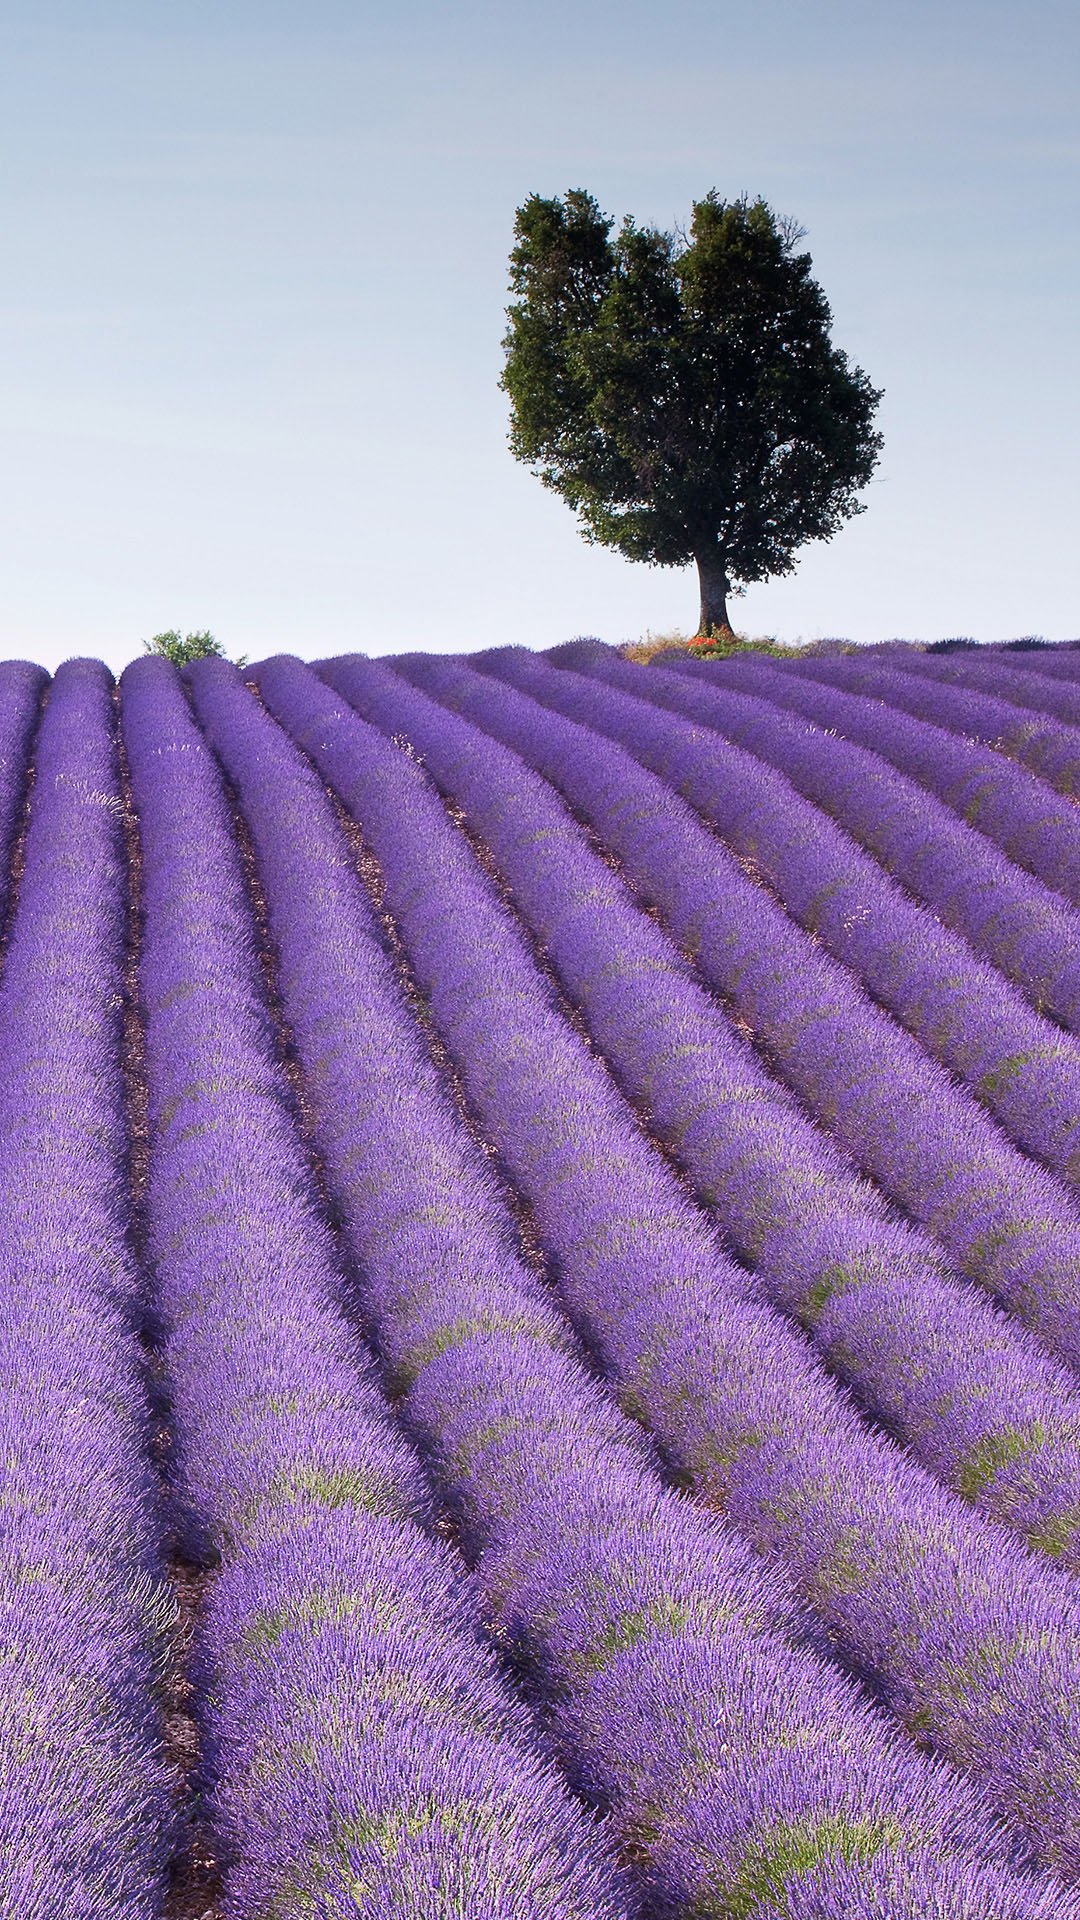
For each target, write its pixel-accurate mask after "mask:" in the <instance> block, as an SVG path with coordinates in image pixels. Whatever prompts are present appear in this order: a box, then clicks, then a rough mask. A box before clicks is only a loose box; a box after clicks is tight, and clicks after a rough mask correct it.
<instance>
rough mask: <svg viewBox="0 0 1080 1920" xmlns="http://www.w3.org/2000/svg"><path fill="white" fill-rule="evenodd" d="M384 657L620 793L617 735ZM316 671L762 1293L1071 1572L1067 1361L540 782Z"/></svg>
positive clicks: (490, 744) (444, 669) (1078, 1527)
mask: <svg viewBox="0 0 1080 1920" xmlns="http://www.w3.org/2000/svg"><path fill="white" fill-rule="evenodd" d="M395 664H396V667H397V671H398V672H399V673H400V674H403V675H405V676H406V677H407V678H408V679H409V680H411V681H412V682H414V684H416V685H417V686H420V687H423V688H424V689H426V690H427V691H428V692H429V693H431V694H433V695H437V696H438V698H439V699H440V700H441V701H443V702H444V703H445V704H446V705H448V706H450V707H452V708H453V709H455V710H456V711H457V712H460V713H467V714H468V715H469V718H470V719H472V720H474V721H476V722H477V724H478V726H482V727H484V728H485V729H486V731H487V735H494V736H495V737H496V738H497V739H500V740H503V741H505V742H506V743H507V744H508V745H511V746H513V747H515V748H516V749H517V751H518V752H519V753H520V754H521V756H522V758H523V759H527V760H528V761H529V763H530V764H531V765H532V766H534V767H536V768H537V769H538V770H539V771H541V772H543V773H545V774H546V775H547V776H548V777H549V778H550V779H551V780H552V781H553V782H554V783H555V785H556V786H559V787H562V788H565V789H566V790H568V791H570V792H572V793H573V794H574V796H575V797H576V799H577V800H578V803H579V805H580V807H581V810H582V812H583V814H584V816H585V817H586V818H588V819H589V821H590V823H591V824H592V825H593V826H594V827H595V828H596V830H597V831H598V832H599V833H601V834H602V833H603V832H604V830H605V827H606V823H607V817H608V816H607V814H606V813H605V810H604V807H603V804H602V802H601V803H600V804H597V801H596V799H594V796H597V795H603V794H604V793H606V794H607V795H609V796H614V795H617V794H618V792H619V791H620V768H619V766H618V761H619V758H620V756H619V751H618V749H617V748H611V747H610V746H605V743H603V742H602V741H600V740H597V739H596V738H595V736H594V737H593V738H592V739H591V740H589V741H588V743H587V746H588V750H587V753H586V742H585V741H584V740H583V739H582V738H581V735H580V730H579V729H576V728H575V727H574V726H573V725H572V724H571V723H569V722H567V721H564V720H561V719H560V718H559V717H558V716H556V715H554V714H551V713H549V712H547V711H545V710H544V709H543V708H539V707H537V705H536V704H535V703H534V702H532V701H529V700H528V699H526V698H525V697H523V696H522V695H519V694H517V693H515V692H514V691H513V690H512V689H511V688H510V687H508V686H506V685H505V684H502V683H499V682H495V681H492V680H489V679H487V678H486V677H485V676H483V675H481V674H478V673H475V672H473V671H472V670H470V669H469V668H468V667H467V666H464V665H462V664H460V663H457V662H452V661H447V660H440V659H436V658H433V657H432V656H429V655H414V656H412V657H410V658H407V659H404V660H398V661H397V662H396V663H395ZM333 677H334V678H335V679H337V680H339V682H340V685H341V686H342V688H343V689H346V688H348V687H349V686H352V687H353V689H354V691H355V692H356V693H357V694H358V696H360V697H361V701H362V705H363V709H364V712H365V713H366V714H367V715H368V716H369V717H371V718H373V719H376V720H377V721H379V722H381V723H382V724H383V725H384V726H385V727H387V728H389V729H390V730H391V731H395V732H399V733H402V734H406V735H407V736H408V738H409V739H410V741H411V742H412V743H413V745H414V746H415V748H416V749H417V751H419V752H420V753H421V754H422V756H423V760H424V764H425V766H426V767H427V769H428V771H429V773H431V774H432V775H433V776H434V777H435V778H436V779H437V780H438V782H439V785H440V787H442V788H443V790H444V791H445V792H447V793H448V794H449V795H450V796H451V797H452V800H453V802H454V803H455V804H456V805H457V806H460V807H461V808H463V809H464V810H465V814H466V816H467V819H468V823H469V826H470V828H471V829H472V830H473V831H474V832H475V833H476V834H477V835H478V836H480V838H481V839H482V840H483V843H484V845H485V847H486V848H487V849H488V850H489V852H490V854H491V855H492V856H493V858H494V859H495V860H496V862H497V864H498V868H499V872H500V874H501V875H502V877H503V879H504V881H505V882H506V884H507V885H508V886H509V889H510V891H511V894H512V897H513V900H514V904H515V906H516V907H517V908H518V910H519V911H520V912H521V913H522V915H523V917H524V918H525V920H526V921H527V923H528V925H529V927H530V928H531V930H532V932H533V933H534V935H535V936H536V938H537V939H538V940H539V941H540V943H541V945H542V948H543V952H544V954H545V955H546V957H547V959H548V960H549V962H550V963H551V964H552V965H553V966H554V967H555V969H556V970H557V972H558V976H559V980H560V982H561V984H562V986H563V987H564V989H565V990H566V992H567V993H568V994H569V995H570V996H571V998H572V999H573V1000H574V1002H575V1004H576V1005H577V1006H578V1007H579V1008H580V1009H581V1011H582V1013H583V1014H584V1016H585V1019H586V1021H587V1023H588V1028H589V1032H590V1035H591V1038H592V1040H593V1041H594V1043H595V1044H596V1045H597V1046H598V1047H599V1048H600V1049H601V1050H602V1051H603V1054H604V1056H605V1058H606V1059H607V1061H608V1062H609V1063H610V1065H611V1066H612V1068H613V1069H614V1071H615V1074H616V1076H617V1078H618V1080H619V1084H620V1086H621V1087H622V1088H623V1090H624V1092H627V1093H628V1094H630V1095H631V1097H632V1098H633V1099H634V1100H635V1102H636V1103H637V1106H638V1110H639V1112H641V1113H642V1114H644V1115H646V1116H647V1117H648V1121H649V1124H650V1125H651V1126H652V1128H653V1129H654V1131H655V1132H656V1133H657V1134H658V1135H659V1137H660V1138H661V1139H662V1140H663V1142H664V1144H665V1146H666V1147H667V1148H668V1150H669V1151H670V1152H671V1153H672V1154H673V1156H674V1158H675V1159H676V1160H677V1161H678V1163H679V1164H680V1165H681V1166H682V1167H683V1168H684V1169H685V1171H686V1172H687V1174H688V1175H689V1176H690V1177H691V1179H692V1180H693V1182H694V1186H695V1189H696V1191H697V1193H698V1194H699V1196H700V1197H701V1198H702V1200H703V1201H705V1203H706V1204H708V1205H709V1206H710V1207H711V1208H712V1209H713V1211H714V1214H715V1217H716V1219H717V1221H718V1223H719V1225H720V1227H721V1229H722V1231H723V1233H724V1235H725V1237H726V1238H728V1239H729V1241H730V1242H731V1243H732V1244H733V1245H734V1246H735V1247H736V1248H737V1250H738V1252H739V1254H740V1255H741V1256H742V1258H743V1259H745V1260H746V1261H748V1262H749V1263H750V1264H751V1265H752V1266H753V1268H754V1270H755V1271H756V1272H757V1274H758V1275H759V1276H760V1278H761V1280H762V1282H763V1284H764V1287H765V1289H766V1291H767V1293H768V1297H769V1298H770V1299H771V1300H772V1301H773V1302H774V1304H776V1305H778V1306H780V1307H782V1308H784V1309H785V1310H786V1311H788V1312H790V1313H792V1314H794V1315H795V1316H797V1318H798V1319H799V1320H800V1321H801V1323H802V1324H803V1325H804V1326H805V1327H806V1328H807V1329H808V1330H809V1331H810V1332H811V1334H812V1336H813V1338H814V1341H815V1344H816V1346H817V1347H818V1350H819V1352H820V1353H821V1354H822V1356H823V1357H824V1359H825V1360H826V1362H827V1363H828V1364H829V1365H830V1366H832V1367H833V1368H834V1369H835V1371H836V1372H837V1373H838V1374H839V1375H840V1377H841V1378H842V1379H843V1380H844V1381H845V1383H846V1384H847V1385H848V1386H850V1387H851V1388H852V1389H853V1391H854V1392H855V1393H856V1394H857V1396H858V1397H859V1399H860V1400H861V1401H862V1402H863V1404H864V1405H865V1406H867V1407H868V1408H869V1409H871V1410H872V1411H873V1412H874V1413H875V1414H876V1415H877V1416H878V1417H879V1419H881V1420H882V1421H883V1423H884V1424H885V1426H886V1427H887V1429H888V1430H889V1431H890V1432H891V1433H893V1434H895V1435H897V1436H898V1437H900V1438H901V1439H902V1440H903V1441H904V1443H905V1445H907V1446H909V1447H910V1448H911V1449H912V1450H913V1451H914V1452H915V1453H916V1454H917V1455H918V1457H919V1458H920V1459H922V1460H923V1462H924V1463H925V1464H926V1465H927V1466H929V1467H930V1469H931V1471H932V1472H934V1473H936V1474H937V1475H938V1477H939V1478H941V1479H942V1480H944V1481H945V1483H946V1484H947V1485H950V1486H953V1487H954V1488H955V1489H956V1490H957V1491H958V1492H959V1493H960V1494H961V1496H962V1497H964V1498H966V1499H970V1500H971V1501H972V1502H973V1503H974V1504H975V1505H977V1506H979V1507H980V1508H981V1509H982V1510H983V1511H984V1512H986V1513H988V1514H990V1515H991V1516H992V1517H994V1518H996V1519H999V1520H1003V1521H1005V1522H1006V1523H1007V1524H1010V1525H1012V1526H1015V1527H1017V1528H1018V1529H1019V1530H1020V1531H1021V1532H1022V1533H1024V1534H1025V1536H1026V1537H1027V1538H1028V1539H1029V1540H1031V1541H1032V1542H1033V1543H1034V1544H1036V1545H1038V1546H1039V1547H1041V1548H1042V1549H1043V1550H1045V1551H1049V1552H1050V1553H1052V1554H1053V1555H1054V1556H1056V1557H1060V1558H1061V1559H1062V1560H1063V1561H1064V1562H1065V1563H1066V1564H1068V1565H1069V1566H1070V1567H1072V1568H1074V1569H1076V1570H1080V1506H1078V1502H1077V1488H1078V1485H1080V1444H1078V1435H1080V1395H1078V1393H1077V1391H1076V1383H1075V1380H1074V1379H1072V1377H1071V1376H1070V1375H1069V1373H1068V1372H1067V1371H1066V1370H1065V1369H1064V1368H1060V1367H1058V1366H1056V1365H1055V1363H1054V1362H1053V1361H1052V1360H1050V1358H1049V1357H1048V1356H1047V1355H1046V1354H1045V1352H1043V1350H1042V1349H1041V1348H1040V1346H1039V1345H1038V1343H1037V1342H1036V1341H1035V1340H1034V1339H1033V1338H1032V1337H1031V1336H1029V1335H1027V1334H1025V1333H1024V1332H1023V1331H1022V1330H1021V1329H1019V1328H1017V1327H1014V1326H1011V1325H1010V1324H1009V1323H1008V1322H1007V1321H1005V1320H1004V1319H1003V1318H1002V1316H1001V1315H1000V1314H999V1313H997V1312H995V1311H994V1309H993V1308H992V1307H991V1306H990V1305H989V1303H988V1302H987V1301H986V1300H985V1298H984V1297H982V1296H980V1295H979V1294H978V1293H977V1292H976V1290H975V1289H974V1288H972V1287H970V1286H965V1285H964V1284H963V1282H961V1281H959V1280H958V1279H957V1278H956V1277H955V1276H953V1275H952V1274H950V1273H948V1272H947V1271H946V1270H945V1269H944V1267H943V1265H942V1262H941V1260H940V1257H939V1255H938V1254H937V1252H936V1250H935V1249H934V1247H933V1245H932V1243H931V1242H930V1241H929V1240H927V1239H926V1238H924V1237H923V1236H922V1235H920V1234H918V1233H917V1232H914V1231H913V1230H912V1229H911V1228H910V1227H907V1226H904V1225H901V1224H899V1223H897V1222H894V1221H890V1220H887V1219H885V1218H884V1217H883V1209H882V1206H881V1201H880V1196H879V1195H878V1194H877V1193H876V1190H875V1189H873V1188H872V1187H870V1186H869V1185H868V1183H866V1182H864V1181H860V1180H858V1179H857V1178H856V1177H855V1174H854V1169H853V1166H852V1163H851V1162H850V1161H849V1160H848V1159H847V1158H846V1156H844V1155H842V1154H840V1153H838V1151H837V1149H836V1147H835V1145H834V1144H833V1143H832V1142H830V1140H829V1138H828V1136H827V1135H826V1134H824V1133H822V1131H821V1130H820V1129H819V1128H817V1127H816V1126H814V1125H812V1124H811V1123H810V1122H809V1121H808V1120H807V1118H806V1117H805V1116H804V1114H803V1113H802V1112H801V1110H800V1108H799V1107H798V1105H797V1103H796V1102H795V1101H794V1100H793V1099H792V1098H791V1096H790V1094H788V1093H787V1092H786V1090H785V1089H784V1088H783V1087H782V1085H781V1084H780V1083H778V1082H777V1081H776V1080H775V1079H773V1078H772V1077H771V1076H770V1075H769V1074H767V1073H766V1072H765V1071H764V1070H763V1068H762V1067H761V1065H760V1064H759V1063H758V1062H757V1061H756V1059H755V1057H754V1055H753V1053H752V1051H751V1049H750V1048H749V1047H748V1046H747V1044H746V1042H745V1040H744V1039H743V1038H742V1037H741V1035H739V1034H738V1033H737V1032H736V1030H735V1029H734V1028H733V1027H732V1025H731V1023H730V1022H729V1021H728V1020H727V1019H726V1018H725V1017H724V1015H723V1013H722V1012H721V1010H720V1009H719V1008H718V1007H717V1006H716V1004H715V1002H714V1001H713V1000H712V999H711V997H710V996H709V994H708V993H707V992H706V991H704V990H703V988H702V986H701V984H700V983H699V982H698V980H697V979H696V978H695V977H694V974H693V971H692V969H691V968H690V967H689V965H688V964H687V962H686V961H685V960H684V959H683V958H682V956H681V955H680V954H679V953H678V951H677V949H676V948H675V947H674V946H673V944H672V943H671V941H670V940H669V939H668V938H667V937H666V936H665V935H664V933H663V932H662V931H661V929H660V928H658V927H657V925H656V924H655V922H654V921H653V920H652V919H651V918H650V917H649V916H648V915H647V914H645V913H643V912H642V911H641V910H640V908H639V907H638V906H637V905H636V903H635V902H634V900H633V897H632V895H631V894H630V893H629V892H628V890H627V888H626V886H625V885H624V883H623V882H622V881H621V880H620V879H619V878H618V877H616V875H614V874H613V873H612V872H611V870H610V868H609V866H608V865H607V863H606V862H605V861H604V860H603V859H602V857H601V856H600V854H599V853H598V852H596V851H595V850H594V849H593V848H592V847H591V846H590V844H589V842H588V840H587V838H586V835H585V833H584V832H583V831H582V829H581V828H580V827H579V826H578V825H577V823H576V822H575V821H574V820H573V818H572V817H571V816H570V815H568V813H567V812H566V810H565V808H564V807H563V806H561V805H560V803H559V801H558V800H557V799H556V798H555V795H554V794H553V793H552V791H551V789H550V788H549V787H548V786H547V785H546V783H545V782H542V781H539V780H537V779H535V778H532V777H530V776H529V775H528V774H526V773H525V771H524V768H523V766H522V761H521V760H520V759H517V758H516V757H514V756H511V755H510V754H508V753H506V752H503V751H501V750H500V748H499V747H497V746H496V745H495V744H494V741H493V740H492V739H490V738H488V737H486V736H485V734H484V733H480V732H478V731H477V729H476V728H475V727H468V726H463V725H462V724H461V722H460V721H455V720H453V719H452V718H450V717H449V716H448V715H447V713H446V712H445V711H440V710H439V709H436V708H434V707H433V706H432V705H431V703H430V702H429V701H426V700H422V699H421V700H418V699H416V698H415V697H412V698H410V697H409V696H408V695H407V694H404V693H403V691H401V690H395V689H394V687H393V685H392V683H389V682H388V681H387V680H386V678H385V676H379V675H378V674H377V672H372V671H371V670H369V669H367V668H363V667H359V666H357V665H356V664H355V663H353V664H351V665H349V664H342V665H341V666H339V667H336V668H335V669H334V670H333ZM583 770H584V771H583ZM646 778H647V776H646Z"/></svg>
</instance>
